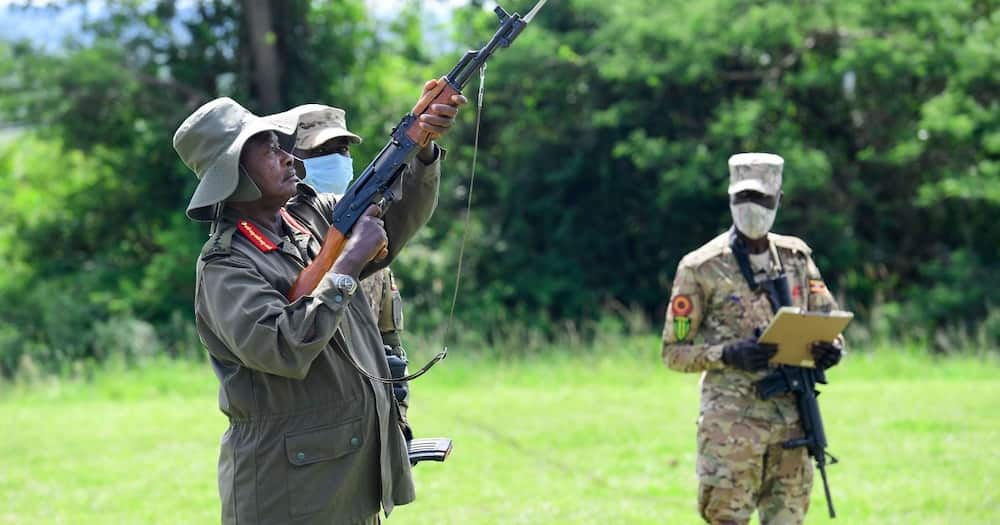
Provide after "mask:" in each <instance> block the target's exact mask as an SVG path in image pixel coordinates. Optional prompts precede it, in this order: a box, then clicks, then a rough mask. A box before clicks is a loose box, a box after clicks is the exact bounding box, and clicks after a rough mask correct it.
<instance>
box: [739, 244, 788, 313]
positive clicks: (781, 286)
mask: <svg viewBox="0 0 1000 525" xmlns="http://www.w3.org/2000/svg"><path fill="white" fill-rule="evenodd" d="M729 248H730V249H731V250H733V256H734V257H736V264H738V265H739V266H740V273H741V274H743V279H745V280H746V282H747V286H749V287H750V290H751V291H753V292H756V291H758V290H760V289H761V288H763V289H764V292H765V293H766V294H767V300H768V302H769V303H771V312H772V313H778V310H779V309H780V308H781V307H782V306H792V294H791V292H790V291H789V289H788V278H787V276H786V275H785V270H784V264H781V261H780V256H779V261H778V263H779V264H780V265H781V271H780V272H778V276H777V277H775V278H773V279H767V280H765V281H763V282H761V283H758V282H757V280H756V279H754V275H753V269H752V268H750V250H749V249H747V245H746V242H744V241H743V239H742V238H741V237H740V236H739V234H738V233H736V229H735V228H733V230H732V231H731V232H730V237H729Z"/></svg>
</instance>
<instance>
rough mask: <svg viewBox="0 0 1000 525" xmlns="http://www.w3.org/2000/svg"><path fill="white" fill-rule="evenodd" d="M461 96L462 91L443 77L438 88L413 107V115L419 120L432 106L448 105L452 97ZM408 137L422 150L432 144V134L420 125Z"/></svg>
mask: <svg viewBox="0 0 1000 525" xmlns="http://www.w3.org/2000/svg"><path fill="white" fill-rule="evenodd" d="M461 94H462V92H461V91H459V90H457V89H455V87H454V86H452V85H451V82H448V77H441V78H440V79H438V81H437V86H435V87H434V89H432V90H430V91H428V92H426V93H424V94H423V96H421V97H420V100H418V101H417V105H416V106H413V111H411V113H412V114H413V116H414V117H417V118H418V119H419V118H420V115H423V114H424V113H427V110H428V109H430V107H431V104H448V103H450V102H451V97H452V96H454V95H461ZM406 136H408V137H410V139H411V140H413V142H416V143H417V144H418V145H420V147H421V148H425V147H427V145H428V144H430V143H431V136H430V133H428V132H426V131H424V130H423V129H421V128H420V125H419V124H417V125H415V126H413V127H412V128H410V129H409V130H408V131H407V132H406Z"/></svg>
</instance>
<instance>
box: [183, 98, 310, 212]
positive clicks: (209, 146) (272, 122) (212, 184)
mask: <svg viewBox="0 0 1000 525" xmlns="http://www.w3.org/2000/svg"><path fill="white" fill-rule="evenodd" d="M295 126H296V118H295V116H294V115H291V114H289V112H285V113H279V114H277V115H270V116H268V117H258V116H257V115H254V114H253V113H251V112H250V111H248V110H247V109H246V108H244V107H243V106H241V105H239V103H237V102H236V101H235V100H233V99H231V98H228V97H221V98H217V99H215V100H212V101H211V102H207V103H205V104H204V105H203V106H201V107H200V108H198V109H197V110H195V112H194V113H192V114H191V116H189V117H188V118H187V119H185V120H184V122H183V123H181V125H180V127H178V128H177V131H176V132H175V133H174V150H176V151H177V154H178V155H179V156H180V157H181V160H182V161H184V164H185V165H186V166H187V167H188V168H190V169H191V171H193V172H194V174H195V176H197V177H198V179H199V182H198V187H197V188H195V190H194V195H193V196H191V202H190V203H188V207H187V216H188V217H189V218H191V219H193V220H196V221H210V220H212V218H213V213H212V207H213V206H215V205H216V204H218V203H220V202H223V201H225V200H234V201H253V200H256V199H258V198H260V190H259V189H257V186H256V185H255V184H254V183H253V181H251V180H250V178H249V177H248V176H246V175H241V174H240V169H239V163H240V152H241V151H242V150H243V145H244V144H246V142H247V140H249V139H250V137H252V136H254V135H256V134H258V133H263V132H265V131H274V132H276V133H279V134H281V135H287V136H289V137H291V136H292V135H294V134H295ZM279 136H280V135H279Z"/></svg>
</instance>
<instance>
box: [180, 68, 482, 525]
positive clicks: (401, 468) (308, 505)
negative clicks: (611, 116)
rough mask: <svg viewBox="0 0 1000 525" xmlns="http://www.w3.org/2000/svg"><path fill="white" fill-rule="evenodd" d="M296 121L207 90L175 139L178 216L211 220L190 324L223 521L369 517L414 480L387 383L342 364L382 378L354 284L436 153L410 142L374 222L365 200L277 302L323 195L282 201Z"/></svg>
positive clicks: (323, 213) (395, 233) (390, 249)
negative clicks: (188, 175) (189, 181)
mask: <svg viewBox="0 0 1000 525" xmlns="http://www.w3.org/2000/svg"><path fill="white" fill-rule="evenodd" d="M433 82H434V81H431V82H429V83H428V84H427V85H426V86H425V89H426V88H433V87H434V83H433ZM462 103H464V98H462V97H455V98H454V99H453V100H452V101H451V103H449V104H435V105H433V106H432V107H431V109H430V111H429V113H428V114H425V115H422V116H421V117H420V124H419V125H420V126H421V128H422V129H424V130H426V131H428V132H429V133H430V134H431V136H432V138H436V137H438V136H440V135H441V134H442V133H444V132H445V131H446V130H447V129H448V128H449V127H450V126H451V124H452V122H453V120H454V117H455V115H456V113H457V107H458V106H460V105H461V104H462ZM296 124H297V122H296V120H295V118H294V117H290V116H287V115H286V116H284V117H283V116H280V115H279V116H274V117H272V118H268V119H264V118H260V117H257V116H255V115H253V114H251V113H250V112H249V111H247V110H246V109H244V108H243V107H242V106H240V105H239V104H237V103H236V102H234V101H232V100H231V99H228V98H220V99H216V100H213V101H211V102H209V103H207V104H205V105H203V106H202V107H200V108H199V109H197V110H196V111H195V112H194V113H193V114H192V115H191V116H189V117H188V118H187V119H186V120H185V121H184V122H183V123H182V124H181V126H180V127H179V128H178V130H177V132H176V133H175V135H174V141H173V144H174V149H176V150H177V153H178V154H179V155H180V157H181V159H182V160H183V161H184V163H185V164H186V165H187V166H188V167H189V168H190V169H191V170H192V171H194V173H195V175H196V176H197V177H198V178H199V179H200V180H199V184H198V186H197V188H196V189H195V192H194V195H193V197H192V198H191V202H190V203H189V205H188V209H187V214H188V216H189V217H190V218H192V219H194V220H199V221H213V228H212V234H211V237H210V238H209V240H208V242H207V243H206V244H205V247H204V248H203V250H202V252H201V255H200V257H199V259H198V264H197V274H196V279H197V282H196V292H195V320H196V324H197V329H198V333H199V336H200V337H201V340H202V342H203V343H204V344H205V346H206V347H207V349H208V352H209V355H210V358H211V364H212V367H213V369H214V371H215V373H216V376H217V377H218V378H219V383H220V385H219V406H220V409H221V410H222V412H223V413H224V414H226V415H227V416H228V418H229V421H230V425H229V428H228V430H227V431H226V433H225V434H224V435H223V437H222V442H221V450H220V455H219V492H220V497H221V500H222V522H223V523H224V524H257V525H265V524H321V523H322V524H361V523H377V522H378V512H379V509H380V508H381V509H382V510H384V511H385V513H386V515H388V514H389V513H390V512H391V511H392V509H393V508H394V506H395V505H402V504H405V503H408V502H410V501H412V500H413V498H414V490H413V482H412V479H411V476H410V467H409V462H408V459H407V452H406V444H405V442H404V438H403V435H402V432H401V431H400V430H399V427H398V425H396V424H395V422H396V421H397V420H398V417H399V416H398V413H397V411H398V410H397V408H396V405H395V403H393V402H391V395H392V394H391V389H389V388H387V387H385V386H384V385H382V384H380V383H377V382H375V381H371V380H369V379H367V378H365V377H364V376H363V375H361V374H360V373H359V372H358V371H357V370H355V368H354V367H353V366H352V364H351V363H350V361H351V360H353V361H356V362H357V363H358V364H359V365H360V367H361V368H363V369H365V370H367V371H368V373H371V374H374V375H377V376H381V377H387V376H388V375H389V370H388V365H387V363H386V359H385V354H384V352H383V349H382V340H381V337H380V335H379V333H378V328H377V326H376V324H375V321H374V318H373V317H372V314H371V310H370V309H369V308H368V305H367V304H365V302H364V301H360V300H357V299H356V297H355V290H356V289H357V282H358V280H359V279H360V278H361V277H363V276H367V275H368V274H370V273H372V272H373V271H375V270H377V269H378V268H379V267H380V265H385V264H388V262H389V261H390V260H391V259H392V258H393V257H395V255H396V254H398V253H399V250H400V249H401V248H402V247H403V246H404V245H405V244H406V242H407V241H408V240H409V239H410V238H411V237H412V236H413V235H414V233H415V232H416V231H417V229H418V228H419V227H420V226H422V225H423V224H424V223H425V222H426V220H427V219H428V218H429V217H430V215H431V213H432V211H433V209H434V206H435V203H436V199H437V190H438V180H439V173H440V172H439V169H440V165H439V164H440V163H439V159H440V150H439V149H438V147H437V146H436V145H434V144H433V143H431V144H430V145H429V146H428V147H427V148H424V149H423V150H421V151H420V152H419V153H418V155H417V157H416V159H414V161H413V163H412V165H411V166H410V172H409V173H408V174H407V175H406V176H405V177H404V178H403V180H404V182H403V188H404V192H405V195H406V198H405V199H403V200H402V201H400V202H398V203H396V204H395V205H394V206H392V207H390V208H389V210H388V211H387V213H386V214H385V217H384V220H383V219H379V218H378V217H377V211H378V209H377V207H375V206H372V207H370V208H369V209H368V210H367V211H366V213H365V215H364V216H363V217H361V218H360V219H359V220H358V222H357V223H356V225H355V226H354V228H353V229H352V231H351V236H350V238H349V239H348V241H347V243H346V245H345V247H344V249H343V252H342V253H341V255H340V256H339V257H338V258H337V260H336V261H335V262H334V264H333V266H332V268H331V270H330V271H329V272H328V273H327V274H326V275H325V276H324V278H323V279H322V281H320V283H319V284H318V285H317V286H316V288H315V289H314V290H313V291H312V292H311V293H309V294H307V295H305V296H303V297H300V298H299V299H297V300H296V301H294V302H291V303H289V302H288V300H287V299H286V296H285V294H286V292H287V291H288V290H289V288H290V287H291V285H292V283H293V282H294V281H295V279H296V277H297V276H298V274H299V273H300V272H301V271H302V269H303V268H304V267H305V266H306V265H307V264H309V262H310V261H311V260H312V258H313V257H315V256H316V254H317V253H318V251H319V249H320V246H321V245H320V243H321V241H322V239H323V236H324V235H325V234H326V233H327V230H328V229H329V227H330V222H329V221H330V218H331V212H332V209H333V205H334V199H333V198H332V197H330V196H328V195H317V196H316V198H314V199H309V200H304V201H301V202H297V203H294V205H293V204H289V207H288V208H286V206H285V205H286V203H288V200H289V199H290V198H291V197H292V196H293V195H295V193H296V184H297V182H298V178H297V176H296V174H295V169H294V167H293V162H292V156H291V155H290V154H289V153H287V152H286V151H284V149H283V148H282V145H281V144H280V143H279V134H281V135H284V136H286V137H290V136H291V135H292V134H293V133H294V132H295V128H296ZM289 147H290V145H289ZM290 212H295V215H294V216H293V215H292V214H291V213H290ZM348 356H350V359H349V358H348Z"/></svg>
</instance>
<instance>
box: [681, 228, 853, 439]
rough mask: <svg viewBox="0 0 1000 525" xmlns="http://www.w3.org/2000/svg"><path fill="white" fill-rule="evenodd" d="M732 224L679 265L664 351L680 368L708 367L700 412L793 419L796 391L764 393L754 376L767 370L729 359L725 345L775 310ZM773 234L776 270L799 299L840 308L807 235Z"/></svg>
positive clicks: (801, 303) (804, 304)
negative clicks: (737, 245) (756, 282)
mask: <svg viewBox="0 0 1000 525" xmlns="http://www.w3.org/2000/svg"><path fill="white" fill-rule="evenodd" d="M732 235H735V232H734V231H733V230H732V229H730V230H729V231H728V232H726V233H723V234H721V235H719V236H718V237H716V238H714V239H712V240H711V241H709V242H708V243H707V244H705V245H704V246H702V247H701V248H698V249H697V250H695V251H693V252H691V253H689V254H687V255H686V256H685V257H684V258H683V259H681V262H680V264H679V265H678V266H677V275H676V276H675V277H674V286H673V290H672V292H671V296H670V305H669V306H668V307H667V316H666V322H665V324H664V327H663V348H662V350H663V359H664V361H665V362H666V364H667V366H669V367H670V368H672V369H674V370H677V371H680V372H704V375H703V376H702V384H701V394H702V395H701V413H702V414H705V413H707V412H732V413H740V414H743V415H747V416H753V417H760V418H763V419H778V418H780V419H781V420H784V421H786V422H791V421H795V420H797V419H798V414H797V412H796V409H795V402H794V398H793V397H792V396H791V395H790V394H785V395H782V396H777V397H775V398H772V400H769V401H762V400H760V399H758V398H757V396H756V391H755V388H754V383H756V382H757V381H758V380H760V379H761V378H763V377H764V376H766V375H767V374H768V370H762V371H758V372H747V371H744V370H739V369H735V368H730V367H727V366H726V365H725V364H724V363H723V362H722V348H723V347H724V346H725V345H726V344H728V343H731V342H733V341H736V340H739V339H745V338H748V337H753V336H754V335H755V334H754V331H755V329H757V328H760V329H763V328H764V327H766V326H767V325H768V324H769V323H770V322H771V319H772V318H773V317H774V314H773V313H772V311H771V305H770V303H769V302H768V299H767V295H766V294H765V293H764V292H762V291H758V292H753V291H751V289H750V287H749V286H748V285H747V283H746V280H745V279H744V277H743V274H741V273H740V268H739V264H738V263H737V262H736V257H735V256H734V255H733V252H732V250H731V248H730V242H731V236H732ZM768 240H770V245H771V246H770V261H771V269H770V272H769V273H768V274H767V275H764V274H760V275H761V277H773V276H775V275H776V274H777V272H778V271H780V270H781V269H782V268H783V269H784V271H785V273H786V275H787V278H788V285H789V290H790V291H791V294H792V302H793V305H794V306H798V307H801V308H805V309H808V310H813V311H830V310H835V309H837V303H836V301H835V300H834V298H833V296H832V295H831V294H830V291H829V290H828V289H827V287H826V285H825V284H824V282H823V278H822V276H820V273H819V269H818V268H817V267H816V264H815V263H814V262H813V260H812V257H811V256H810V254H811V253H812V250H811V249H810V248H809V246H807V245H806V243H805V242H803V241H802V240H801V239H798V238H796V237H788V236H784V235H777V234H773V233H769V234H768Z"/></svg>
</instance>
